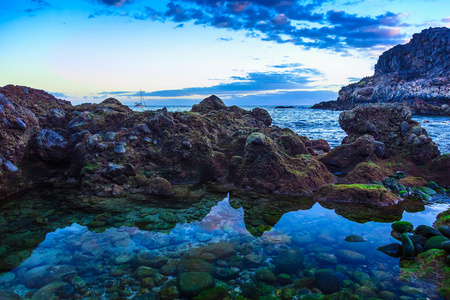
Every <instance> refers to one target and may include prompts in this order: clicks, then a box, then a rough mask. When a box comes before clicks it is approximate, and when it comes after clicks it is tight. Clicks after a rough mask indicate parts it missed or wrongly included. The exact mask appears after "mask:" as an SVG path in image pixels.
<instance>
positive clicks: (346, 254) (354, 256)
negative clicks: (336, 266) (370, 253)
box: [336, 250, 366, 264]
mask: <svg viewBox="0 0 450 300" xmlns="http://www.w3.org/2000/svg"><path fill="white" fill-rule="evenodd" d="M336 256H337V258H338V259H339V260H341V261H343V262H347V263H352V264H362V263H364V262H365V261H366V257H365V256H364V255H363V254H361V253H358V252H355V251H351V250H338V251H336Z"/></svg>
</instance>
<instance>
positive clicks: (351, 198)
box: [314, 184, 400, 206]
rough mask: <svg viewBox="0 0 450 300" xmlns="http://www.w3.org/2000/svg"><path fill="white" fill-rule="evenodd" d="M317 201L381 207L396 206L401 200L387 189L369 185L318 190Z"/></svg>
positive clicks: (336, 185) (334, 185) (337, 185)
mask: <svg viewBox="0 0 450 300" xmlns="http://www.w3.org/2000/svg"><path fill="white" fill-rule="evenodd" d="M314 199H315V200H317V201H342V202H356V203H367V204H373V205H379V206H387V205H392V204H396V203H397V202H398V201H399V200H400V199H399V198H398V197H397V196H395V195H394V194H392V193H391V192H390V191H389V190H387V189H386V188H385V187H383V186H380V185H368V184H332V185H328V186H325V187H323V188H321V189H320V190H318V191H317V192H316V193H315V195H314Z"/></svg>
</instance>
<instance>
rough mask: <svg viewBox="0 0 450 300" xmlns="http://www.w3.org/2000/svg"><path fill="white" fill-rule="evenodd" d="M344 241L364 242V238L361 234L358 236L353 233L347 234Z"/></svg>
mask: <svg viewBox="0 0 450 300" xmlns="http://www.w3.org/2000/svg"><path fill="white" fill-rule="evenodd" d="M345 241H346V242H365V241H366V239H364V238H363V237H362V236H360V235H356V234H353V235H349V236H347V237H346V238H345Z"/></svg>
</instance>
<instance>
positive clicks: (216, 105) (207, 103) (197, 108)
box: [191, 95, 227, 114]
mask: <svg viewBox="0 0 450 300" xmlns="http://www.w3.org/2000/svg"><path fill="white" fill-rule="evenodd" d="M226 109H227V106H226V105H225V103H223V101H222V100H221V99H220V98H219V97H217V96H216V95H211V96H209V97H208V98H205V99H203V100H202V101H201V102H200V103H199V104H194V105H193V106H192V109H191V111H193V112H198V113H202V114H205V113H208V112H211V111H216V110H226Z"/></svg>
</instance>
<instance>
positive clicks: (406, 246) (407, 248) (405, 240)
mask: <svg viewBox="0 0 450 300" xmlns="http://www.w3.org/2000/svg"><path fill="white" fill-rule="evenodd" d="M402 248H403V249H402V256H403V257H404V258H413V257H414V256H415V255H416V250H415V248H414V244H413V242H412V241H411V239H410V238H409V236H408V235H407V234H406V233H403V234H402Z"/></svg>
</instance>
